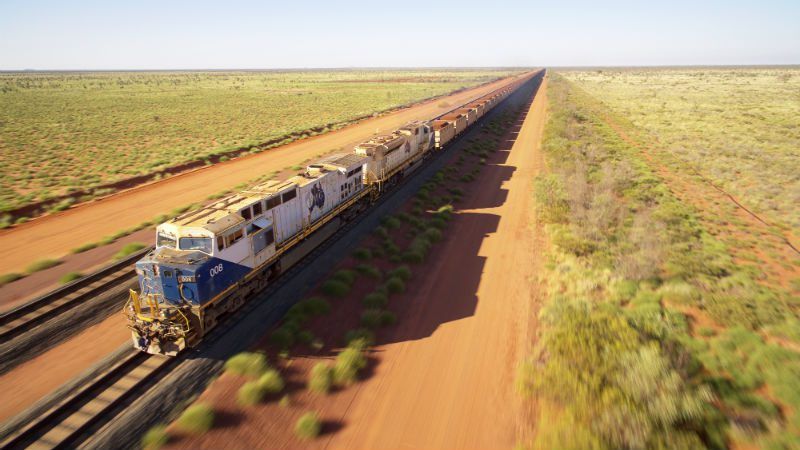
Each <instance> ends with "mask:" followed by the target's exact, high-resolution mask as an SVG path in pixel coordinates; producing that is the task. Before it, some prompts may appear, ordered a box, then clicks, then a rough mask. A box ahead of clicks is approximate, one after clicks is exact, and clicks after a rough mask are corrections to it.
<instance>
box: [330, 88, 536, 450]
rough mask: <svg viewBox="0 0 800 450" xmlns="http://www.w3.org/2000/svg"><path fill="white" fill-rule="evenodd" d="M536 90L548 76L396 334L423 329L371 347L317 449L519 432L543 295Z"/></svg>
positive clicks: (454, 444)
mask: <svg viewBox="0 0 800 450" xmlns="http://www.w3.org/2000/svg"><path fill="white" fill-rule="evenodd" d="M545 92H546V82H545V83H543V84H542V86H541V88H540V89H539V92H538V94H537V96H536V99H535V101H534V103H533V104H532V106H531V108H530V110H529V113H528V115H527V118H526V120H525V122H524V125H523V126H522V129H521V130H520V132H519V135H518V136H517V139H516V141H515V142H514V145H513V147H512V149H511V152H510V153H507V152H502V151H501V152H499V154H500V155H501V156H500V158H501V159H503V158H504V156H502V155H506V154H507V155H508V159H507V160H506V161H505V162H504V163H502V164H500V165H499V166H497V167H490V168H488V169H487V170H485V171H484V173H482V174H481V176H480V178H478V181H477V183H478V186H481V190H480V191H478V192H477V193H476V194H475V195H474V197H473V198H472V199H471V200H468V203H467V205H466V206H467V208H470V207H471V209H465V210H462V211H461V212H460V214H459V217H458V219H457V220H456V221H455V222H454V227H453V229H452V230H451V233H452V234H453V236H451V238H448V243H447V246H446V247H445V248H443V249H442V250H441V253H440V255H441V256H440V257H439V260H438V261H437V264H436V265H435V267H434V269H433V271H432V273H428V274H426V275H425V280H426V281H425V284H424V285H423V286H422V287H421V289H420V291H419V295H418V297H417V298H418V299H419V301H418V302H417V305H416V306H415V307H414V308H415V309H416V311H415V312H414V313H413V314H412V315H411V317H409V318H408V319H405V320H403V322H401V324H400V327H399V330H398V332H397V334H398V335H399V336H410V337H413V336H421V338H418V339H397V340H395V341H394V342H395V343H392V344H388V345H383V346H380V347H378V348H376V352H378V353H379V354H380V360H381V363H380V364H378V366H377V368H376V373H375V374H374V375H373V376H372V377H370V378H369V379H368V380H366V381H365V382H364V383H363V385H361V386H360V387H359V392H358V393H357V394H356V396H355V398H354V400H353V403H352V405H351V406H350V407H349V408H348V409H347V411H346V413H345V414H344V416H343V417H342V418H341V423H343V424H344V427H343V429H342V430H341V431H340V432H338V433H334V434H333V435H331V437H330V438H329V439H330V442H328V443H327V445H326V448H327V447H329V448H344V449H353V448H362V449H366V448H370V449H378V448H510V447H513V446H514V445H515V444H516V443H517V442H520V441H525V440H527V439H526V437H527V436H528V433H529V430H528V429H527V428H526V426H525V424H526V423H531V421H530V420H527V419H530V418H529V417H527V416H528V414H526V411H525V409H526V406H525V405H524V403H523V401H522V400H521V399H520V397H519V395H518V394H517V393H515V392H514V378H515V373H516V367H517V365H518V364H519V363H520V361H522V360H523V358H524V357H525V356H526V355H527V354H528V353H529V350H530V346H531V344H532V342H533V340H534V336H533V334H534V331H535V323H534V322H535V320H536V313H537V309H538V302H539V298H540V297H539V294H538V290H537V287H536V273H537V268H538V267H539V266H540V264H541V261H540V260H539V255H540V254H541V246H542V241H541V238H539V237H538V236H537V235H536V233H535V217H534V212H533V196H532V183H533V180H534V176H535V175H536V174H537V173H538V172H539V170H540V169H541V165H542V159H541V151H540V149H539V145H540V140H541V134H542V130H543V125H544V118H545V104H546V100H545ZM497 157H498V156H497V155H495V157H494V158H493V160H490V163H493V162H495V161H494V160H495V159H496V158H497ZM473 205H474V206H473ZM476 236H479V237H478V238H477V241H476ZM480 236H485V237H484V238H483V239H480ZM425 299H436V300H437V301H425ZM443 300H444V301H443ZM431 329H433V332H432V333H430V332H429V330H431Z"/></svg>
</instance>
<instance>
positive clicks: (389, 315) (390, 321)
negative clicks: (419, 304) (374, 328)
mask: <svg viewBox="0 0 800 450" xmlns="http://www.w3.org/2000/svg"><path fill="white" fill-rule="evenodd" d="M380 320H381V326H382V327H385V326H389V325H394V324H395V323H397V315H395V313H393V312H391V311H381V319H380Z"/></svg>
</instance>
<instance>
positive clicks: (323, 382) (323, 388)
mask: <svg viewBox="0 0 800 450" xmlns="http://www.w3.org/2000/svg"><path fill="white" fill-rule="evenodd" d="M331 384H333V369H332V368H331V366H329V365H328V364H326V363H321V362H320V363H317V364H315V365H314V367H312V368H311V374H310V376H309V379H308V390H309V391H312V392H316V393H319V394H327V393H328V391H330V389H331Z"/></svg>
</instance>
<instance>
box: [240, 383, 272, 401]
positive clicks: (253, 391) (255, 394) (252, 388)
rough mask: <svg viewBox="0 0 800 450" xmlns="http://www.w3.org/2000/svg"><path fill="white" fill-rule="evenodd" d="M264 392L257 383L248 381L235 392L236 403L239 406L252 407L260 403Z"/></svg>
mask: <svg viewBox="0 0 800 450" xmlns="http://www.w3.org/2000/svg"><path fill="white" fill-rule="evenodd" d="M264 395H266V392H265V391H264V389H263V388H262V387H261V385H260V384H259V383H258V381H248V382H247V383H245V384H243V385H242V387H240V388H239V390H238V391H237V392H236V403H238V404H239V405H241V406H253V405H256V404H258V403H261V400H263V399H264Z"/></svg>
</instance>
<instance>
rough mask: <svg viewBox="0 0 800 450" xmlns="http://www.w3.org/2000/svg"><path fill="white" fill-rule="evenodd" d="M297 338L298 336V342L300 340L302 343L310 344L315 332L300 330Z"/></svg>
mask: <svg viewBox="0 0 800 450" xmlns="http://www.w3.org/2000/svg"><path fill="white" fill-rule="evenodd" d="M296 338H297V342H299V343H301V344H305V345H309V344H311V342H312V341H313V340H314V333H312V332H311V331H309V330H303V331H300V332H299V333H297V336H296Z"/></svg>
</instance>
